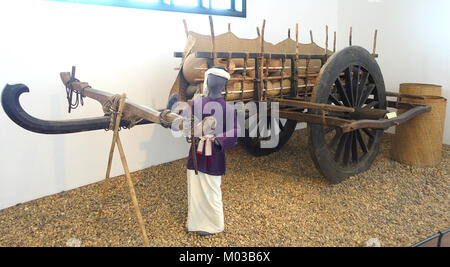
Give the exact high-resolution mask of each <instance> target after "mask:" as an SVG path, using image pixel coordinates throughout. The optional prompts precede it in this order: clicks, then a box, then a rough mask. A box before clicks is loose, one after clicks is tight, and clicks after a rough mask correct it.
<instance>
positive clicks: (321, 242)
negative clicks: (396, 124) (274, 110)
mask: <svg viewBox="0 0 450 267" xmlns="http://www.w3.org/2000/svg"><path fill="white" fill-rule="evenodd" d="M390 139H391V138H390V136H389V135H386V136H385V137H384V140H383V145H382V147H381V150H380V154H379V155H378V157H377V159H376V161H375V162H374V164H373V166H372V168H370V169H369V170H368V171H367V172H365V173H363V174H360V175H357V176H354V177H350V178H349V179H348V180H346V181H344V182H342V183H340V184H338V185H331V184H329V183H328V182H327V181H326V180H325V179H324V178H323V177H322V176H321V175H320V174H319V172H318V171H317V170H316V169H315V167H314V164H313V162H312V161H311V158H310V156H309V153H308V138H307V133H306V131H305V130H301V131H297V132H296V133H295V134H294V135H293V136H292V138H291V140H289V142H288V144H287V145H286V146H285V147H284V148H283V149H282V150H281V151H279V152H277V153H275V154H272V155H269V156H265V157H260V158H254V157H252V156H251V155H250V154H248V153H247V152H246V151H245V150H244V148H242V147H241V146H237V147H235V148H233V149H232V150H230V151H228V152H227V168H228V169H227V175H226V176H224V177H223V181H222V191H223V202H224V212H225V225H226V226H225V227H226V228H225V232H223V233H221V234H218V235H215V236H211V237H206V238H205V237H199V236H197V235H196V234H193V233H190V234H186V233H185V231H184V230H185V222H186V217H187V197H186V195H187V193H186V189H187V188H186V169H185V161H186V160H185V159H184V160H179V161H175V162H170V163H167V164H163V165H160V166H154V167H151V168H148V169H146V170H142V171H138V172H136V173H133V174H132V178H133V180H134V181H136V194H137V197H138V200H139V203H140V206H141V211H142V214H143V217H144V220H145V222H146V230H147V232H148V237H149V240H150V244H151V246H177V247H180V246H181V247H185V246H208V247H209V246H220V247H222V246H258V247H261V246H366V245H367V243H368V242H369V241H371V242H369V244H372V243H373V241H374V240H376V241H379V244H380V245H381V246H411V245H413V244H415V243H417V242H420V241H422V240H424V239H425V238H427V237H430V236H432V235H434V234H436V233H437V232H438V231H442V230H445V229H447V228H448V227H449V226H450V201H449V192H450V190H449V189H450V183H449V182H450V179H449V178H450V172H449V170H450V146H444V148H443V159H442V162H441V163H440V165H439V166H437V167H436V168H428V169H427V168H416V167H411V166H406V165H402V164H400V163H397V162H395V161H392V160H391V159H390V158H389V150H390ZM124 179H125V178H124V177H123V176H121V177H116V178H114V179H111V181H110V190H109V191H110V195H109V196H108V198H107V202H106V205H105V207H104V209H103V216H102V218H101V219H100V220H99V221H98V222H97V219H96V218H97V211H98V208H99V207H100V201H101V196H102V192H103V190H102V183H96V184H92V185H88V186H84V187H81V188H78V189H75V190H72V191H68V192H62V193H60V194H57V195H52V196H48V197H45V198H42V199H38V200H34V201H31V202H28V203H24V204H21V205H18V206H15V207H11V208H8V209H4V210H1V211H0V222H1V225H0V246H57V247H59V246H67V244H68V240H72V241H73V240H76V241H77V242H78V241H79V242H80V246H143V242H142V237H141V235H140V232H139V226H138V224H137V220H136V217H135V213H134V209H133V205H132V203H131V201H130V196H129V192H128V188H127V186H126V184H124ZM69 244H70V242H69ZM77 245H78V243H77ZM377 245H378V243H377Z"/></svg>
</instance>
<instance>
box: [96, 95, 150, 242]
mask: <svg viewBox="0 0 450 267" xmlns="http://www.w3.org/2000/svg"><path fill="white" fill-rule="evenodd" d="M125 99H126V94H122V97H121V99H120V104H119V110H118V112H117V116H116V121H115V124H114V135H113V141H112V144H111V148H110V151H109V159H108V167H107V169H106V178H105V181H104V185H103V186H104V187H103V198H102V204H101V206H100V210H99V212H98V220H99V219H100V217H101V214H102V210H103V207H104V205H105V201H106V194H107V191H108V181H109V178H110V177H109V176H110V172H111V165H112V158H113V155H114V147H115V144H117V148H118V150H119V154H120V159H121V161H122V166H123V169H124V171H125V176H126V179H127V183H128V187H129V190H130V196H131V200H132V202H133V205H134V209H135V212H136V217H137V220H138V223H139V226H140V228H141V233H142V238H143V240H144V245H145V246H146V247H148V246H150V243H149V240H148V236H147V231H146V230H145V223H144V219H143V218H142V214H141V210H140V207H139V203H138V201H137V197H136V191H135V190H134V185H133V181H132V179H131V174H130V170H129V168H128V164H127V161H126V157H125V152H124V150H123V147H122V143H121V142H120V137H119V126H120V121H121V120H122V112H123V107H124V105H125Z"/></svg>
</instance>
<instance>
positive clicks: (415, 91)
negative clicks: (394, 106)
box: [400, 83, 442, 96]
mask: <svg viewBox="0 0 450 267" xmlns="http://www.w3.org/2000/svg"><path fill="white" fill-rule="evenodd" d="M400 93H401V94H410V95H421V96H422V95H431V96H442V86H440V85H434V84H422V83H403V84H400Z"/></svg>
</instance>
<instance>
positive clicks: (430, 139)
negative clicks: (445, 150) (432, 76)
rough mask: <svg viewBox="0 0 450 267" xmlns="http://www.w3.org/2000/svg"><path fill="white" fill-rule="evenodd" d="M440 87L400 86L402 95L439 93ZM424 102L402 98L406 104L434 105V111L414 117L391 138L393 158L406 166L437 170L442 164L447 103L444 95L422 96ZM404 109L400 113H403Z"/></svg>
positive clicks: (432, 106) (399, 127)
mask: <svg viewBox="0 0 450 267" xmlns="http://www.w3.org/2000/svg"><path fill="white" fill-rule="evenodd" d="M438 88H441V87H439V86H435V85H430V87H427V86H426V85H423V84H422V85H417V86H414V85H412V84H405V85H401V90H400V92H401V93H405V94H418V93H421V92H426V93H434V94H440V93H441V90H440V89H438ZM422 96H424V97H425V99H424V100H419V99H409V98H403V99H402V101H403V102H410V103H417V104H424V105H428V106H431V108H432V111H431V112H429V113H425V114H422V115H419V116H417V117H415V118H414V119H412V120H410V121H409V122H407V123H405V124H402V125H400V126H398V127H397V129H396V134H395V135H394V137H393V139H392V146H391V147H392V149H391V156H392V158H393V159H394V160H396V161H398V162H401V163H403V164H408V165H412V166H417V167H434V166H436V165H438V164H439V163H440V162H441V158H442V140H443V134H444V124H445V113H446V108H447V100H446V99H445V98H443V97H441V96H433V95H422ZM404 112H405V110H399V111H398V113H399V114H402V113H404Z"/></svg>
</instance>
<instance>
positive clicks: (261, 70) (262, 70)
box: [259, 19, 266, 101]
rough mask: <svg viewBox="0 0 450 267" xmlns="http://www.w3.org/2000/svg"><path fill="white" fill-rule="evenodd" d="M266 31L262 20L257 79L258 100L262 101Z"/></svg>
mask: <svg viewBox="0 0 450 267" xmlns="http://www.w3.org/2000/svg"><path fill="white" fill-rule="evenodd" d="M265 30H266V20H265V19H264V20H263V24H262V31H261V37H260V41H261V56H260V68H259V73H260V75H259V78H260V79H261V81H260V83H261V91H260V92H259V98H260V99H259V100H260V101H261V100H262V97H263V93H264V79H263V77H264V60H265V57H264V32H265Z"/></svg>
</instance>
